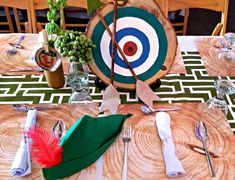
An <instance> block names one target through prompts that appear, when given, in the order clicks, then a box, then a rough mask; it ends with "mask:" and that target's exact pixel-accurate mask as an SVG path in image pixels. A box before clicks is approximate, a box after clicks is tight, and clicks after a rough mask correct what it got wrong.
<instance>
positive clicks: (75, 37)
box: [55, 31, 96, 103]
mask: <svg viewBox="0 0 235 180" xmlns="http://www.w3.org/2000/svg"><path fill="white" fill-rule="evenodd" d="M55 46H56V48H57V49H58V51H59V53H60V55H61V56H63V57H69V62H70V66H69V72H68V77H67V83H68V84H69V85H70V86H71V88H72V95H71V96H70V99H69V102H70V103H84V102H91V101H92V99H91V97H90V94H89V82H88V81H89V78H88V69H87V66H86V65H87V64H89V63H90V62H91V61H92V49H94V48H95V47H96V46H95V44H94V43H93V42H92V40H90V39H89V38H87V37H86V36H85V35H84V34H83V33H82V32H77V31H66V32H64V33H63V34H62V35H60V36H58V37H57V40H56V42H55Z"/></svg>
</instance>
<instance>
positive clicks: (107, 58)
mask: <svg viewBox="0 0 235 180" xmlns="http://www.w3.org/2000/svg"><path fill="white" fill-rule="evenodd" d="M109 28H110V30H111V31H112V32H113V23H111V24H110V25H109ZM124 28H135V29H138V30H139V31H141V32H143V33H144V34H145V35H146V36H147V37H148V39H149V44H150V50H149V56H148V58H147V59H146V60H145V62H144V63H143V64H142V65H140V66H138V67H136V68H133V70H134V72H135V73H136V75H140V74H142V73H145V72H146V71H148V69H149V68H151V67H152V65H153V64H154V63H155V61H156V60H157V57H158V54H159V40H158V36H157V33H156V31H155V30H154V28H153V27H152V26H151V25H150V24H148V23H147V22H146V21H144V20H143V19H139V18H136V17H123V18H119V19H118V20H117V27H116V32H118V31H120V30H122V29H124ZM110 41H111V37H110V36H109V34H108V32H107V30H105V31H104V33H103V35H102V38H101V40H100V51H101V55H102V58H103V60H104V62H105V64H106V65H107V66H108V67H109V69H111V59H112V58H111V54H109V44H110ZM119 45H120V44H119ZM143 48H144V47H143ZM137 51H138V50H137ZM120 57H121V56H120ZM127 60H128V61H129V58H127ZM114 72H115V73H116V74H120V75H122V76H132V74H131V72H130V70H129V69H125V68H123V67H121V66H119V65H117V64H115V65H114Z"/></svg>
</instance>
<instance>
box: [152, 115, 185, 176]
mask: <svg viewBox="0 0 235 180" xmlns="http://www.w3.org/2000/svg"><path fill="white" fill-rule="evenodd" d="M156 124H157V129H158V134H159V136H160V138H161V140H162V152H163V156H164V160H165V166H166V175H167V176H169V177H176V176H179V175H182V174H184V173H185V171H184V168H183V167H182V165H181V163H180V161H179V159H178V157H177V156H176V154H175V144H174V142H173V139H172V136H171V129H170V116H169V114H168V113H166V112H158V113H156Z"/></svg>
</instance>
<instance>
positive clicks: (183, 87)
mask: <svg viewBox="0 0 235 180" xmlns="http://www.w3.org/2000/svg"><path fill="white" fill-rule="evenodd" d="M182 57H183V60H184V64H185V66H186V70H187V74H186V75H180V74H168V75H166V76H164V77H163V78H162V79H161V81H162V85H161V87H160V88H159V89H157V90H156V94H157V95H159V96H160V97H161V99H162V101H161V102H160V103H177V102H205V101H207V100H208V99H209V98H211V97H212V96H215V95H216V90H215V88H214V81H215V80H216V79H228V80H231V81H232V82H235V77H229V76H224V77H221V76H219V77H211V76H209V75H208V74H207V71H206V69H205V67H204V65H203V63H202V60H201V57H200V55H199V53H198V52H182ZM89 77H90V80H89V83H90V92H91V96H92V98H93V100H94V102H101V101H102V94H101V92H100V90H99V89H98V88H96V87H95V85H94V80H95V76H94V75H93V74H90V75H89ZM119 92H120V96H121V100H122V104H127V103H130V104H131V103H139V100H138V98H137V96H136V95H135V92H134V91H119ZM70 94H71V88H70V87H68V86H66V85H65V87H64V88H62V89H52V88H49V87H48V86H47V82H46V79H45V77H44V76H43V75H17V76H12V75H11V76H9V75H0V104H15V103H29V104H32V103H33V104H37V103H67V102H68V99H69V96H70ZM234 99H235V95H230V96H226V101H227V103H228V104H229V113H228V120H229V123H230V126H231V128H232V130H233V131H234V132H235V120H233V119H235V118H234V117H233V116H234V115H233V114H234V112H235V102H234Z"/></svg>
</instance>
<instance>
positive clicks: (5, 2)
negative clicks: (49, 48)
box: [0, 0, 32, 32]
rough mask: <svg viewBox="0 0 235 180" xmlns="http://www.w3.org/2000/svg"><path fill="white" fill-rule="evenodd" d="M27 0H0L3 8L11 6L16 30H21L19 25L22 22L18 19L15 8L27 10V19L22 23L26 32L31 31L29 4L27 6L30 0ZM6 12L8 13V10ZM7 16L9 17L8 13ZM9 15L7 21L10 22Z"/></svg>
mask: <svg viewBox="0 0 235 180" xmlns="http://www.w3.org/2000/svg"><path fill="white" fill-rule="evenodd" d="M29 1H30V0H17V1H15V0H1V1H0V6H4V7H5V10H7V9H8V7H12V8H13V12H14V18H15V22H16V26H17V30H18V32H22V31H21V28H20V25H22V23H20V21H19V18H18V14H17V9H22V10H26V11H27V18H28V21H27V22H24V23H23V25H24V26H25V31H26V32H32V25H31V15H30V6H29V4H30V2H29ZM6 12H7V11H6ZM7 13H9V11H8V12H7ZM6 16H8V15H7V14H6ZM9 17H10V15H9ZM9 17H8V19H9V22H11V20H10V18H9ZM11 24H12V23H11ZM12 28H13V26H12ZM13 31H14V30H13Z"/></svg>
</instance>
